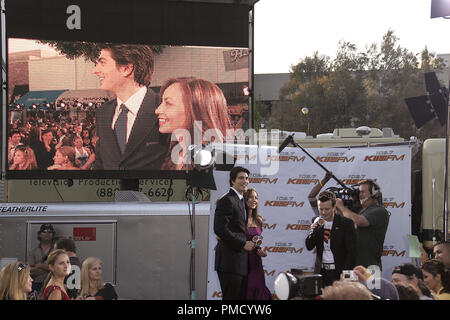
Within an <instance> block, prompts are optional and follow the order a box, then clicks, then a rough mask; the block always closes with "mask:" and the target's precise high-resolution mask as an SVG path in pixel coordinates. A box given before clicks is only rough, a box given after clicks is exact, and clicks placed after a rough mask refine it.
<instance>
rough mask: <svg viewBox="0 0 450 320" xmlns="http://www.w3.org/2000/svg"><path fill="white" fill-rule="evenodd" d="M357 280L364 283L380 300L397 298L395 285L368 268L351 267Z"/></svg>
mask: <svg viewBox="0 0 450 320" xmlns="http://www.w3.org/2000/svg"><path fill="white" fill-rule="evenodd" d="M353 271H354V272H355V274H356V276H357V277H358V279H359V281H360V282H361V283H362V284H364V285H365V286H366V287H367V289H369V291H370V292H372V293H373V294H374V295H376V296H378V297H380V299H381V300H399V297H398V292H397V289H396V288H395V286H394V285H393V284H392V283H391V282H389V281H388V280H386V279H384V278H382V277H381V275H378V278H376V276H377V275H376V274H372V272H370V270H369V269H367V268H365V267H363V266H356V267H355V268H353Z"/></svg>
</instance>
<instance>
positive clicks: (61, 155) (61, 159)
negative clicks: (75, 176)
mask: <svg viewBox="0 0 450 320" xmlns="http://www.w3.org/2000/svg"><path fill="white" fill-rule="evenodd" d="M53 161H54V164H53V165H52V166H50V167H48V170H79V169H80V168H77V167H75V165H74V163H75V148H74V147H70V146H63V147H61V148H59V149H58V150H56V153H55V156H54V157H53Z"/></svg>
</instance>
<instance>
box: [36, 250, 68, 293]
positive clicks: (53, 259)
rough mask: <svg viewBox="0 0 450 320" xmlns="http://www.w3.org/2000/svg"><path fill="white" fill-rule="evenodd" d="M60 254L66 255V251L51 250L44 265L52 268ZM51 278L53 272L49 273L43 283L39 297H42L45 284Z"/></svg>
mask: <svg viewBox="0 0 450 320" xmlns="http://www.w3.org/2000/svg"><path fill="white" fill-rule="evenodd" d="M62 254H65V255H67V253H66V251H64V250H62V249H57V250H53V251H52V252H50V253H49V255H48V257H47V261H46V263H47V264H48V265H49V266H50V265H51V266H54V265H55V263H56V259H58V257H59V256H60V255H62ZM52 276H53V272H52V271H50V272H49V273H48V275H47V278H46V279H45V281H44V284H43V285H42V288H41V291H40V292H39V296H40V297H42V294H43V293H44V290H45V287H47V284H48V283H49V282H50V279H51V278H52Z"/></svg>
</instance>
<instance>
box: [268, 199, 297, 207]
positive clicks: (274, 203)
mask: <svg viewBox="0 0 450 320" xmlns="http://www.w3.org/2000/svg"><path fill="white" fill-rule="evenodd" d="M304 204H305V201H301V202H299V201H295V200H294V197H277V199H276V200H267V201H266V202H265V203H264V206H265V207H291V208H298V207H300V208H301V207H303V205H304Z"/></svg>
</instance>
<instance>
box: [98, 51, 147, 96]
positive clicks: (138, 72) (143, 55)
mask: <svg viewBox="0 0 450 320" xmlns="http://www.w3.org/2000/svg"><path fill="white" fill-rule="evenodd" d="M102 49H106V50H109V51H110V52H111V57H112V58H113V59H114V61H115V62H116V64H117V65H118V66H125V65H127V64H131V65H133V72H134V81H135V82H136V83H137V84H139V85H141V86H146V87H148V86H150V83H151V82H152V75H153V71H154V69H155V57H154V55H153V51H152V48H150V46H148V45H143V44H113V43H106V44H103V45H102Z"/></svg>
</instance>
